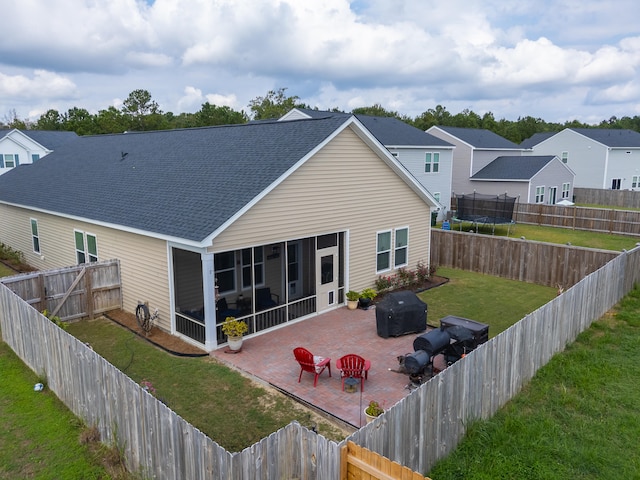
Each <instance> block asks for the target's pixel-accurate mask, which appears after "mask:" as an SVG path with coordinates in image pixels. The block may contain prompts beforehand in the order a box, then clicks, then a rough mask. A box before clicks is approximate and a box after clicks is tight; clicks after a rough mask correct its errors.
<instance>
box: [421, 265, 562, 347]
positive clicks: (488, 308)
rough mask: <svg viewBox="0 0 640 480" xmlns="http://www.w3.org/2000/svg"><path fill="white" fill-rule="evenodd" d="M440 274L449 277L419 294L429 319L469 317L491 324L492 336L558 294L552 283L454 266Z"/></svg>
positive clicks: (438, 273) (490, 332)
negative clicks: (500, 275)
mask: <svg viewBox="0 0 640 480" xmlns="http://www.w3.org/2000/svg"><path fill="white" fill-rule="evenodd" d="M437 275H439V276H443V277H447V278H449V279H450V280H449V283H447V284H445V285H442V286H440V287H438V288H434V289H431V290H427V291H425V292H422V293H421V294H419V297H420V298H421V299H422V301H423V302H426V304H427V307H428V311H427V323H429V324H430V325H434V326H439V325H440V322H439V320H440V319H441V318H442V317H446V316H447V315H455V316H457V317H463V318H469V319H472V320H476V321H478V322H482V323H486V324H488V325H489V336H490V337H494V336H496V335H497V334H498V333H500V332H502V331H503V330H506V329H507V328H509V327H510V326H511V325H513V324H514V323H516V322H517V321H519V320H520V319H521V318H522V317H524V316H525V315H526V314H528V313H531V312H533V311H534V310H536V309H538V308H539V307H540V306H542V305H544V304H545V303H547V302H549V301H550V300H552V299H553V298H554V297H555V296H556V294H557V291H556V290H555V289H554V288H551V287H544V286H542V285H534V284H531V283H523V282H518V281H516V280H508V279H505V278H498V277H492V276H490V275H482V274H479V273H475V272H467V271H463V270H454V269H452V268H443V267H441V268H439V269H438V271H437Z"/></svg>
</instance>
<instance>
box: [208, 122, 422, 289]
mask: <svg viewBox="0 0 640 480" xmlns="http://www.w3.org/2000/svg"><path fill="white" fill-rule="evenodd" d="M429 222H430V213H429V206H428V205H427V204H426V203H425V202H424V201H423V200H422V199H421V198H420V197H418V195H417V194H416V193H415V192H413V191H412V190H411V189H410V188H409V186H408V185H407V184H406V183H405V182H404V181H403V180H402V179H401V178H400V177H398V176H397V175H396V174H395V173H394V172H393V171H392V170H391V169H390V167H389V166H388V165H386V164H385V163H384V161H383V160H382V159H380V158H379V157H378V156H377V155H376V154H375V153H374V152H373V151H372V150H371V149H370V148H369V147H368V146H366V144H364V143H363V142H362V140H361V139H360V138H359V137H358V136H357V135H356V134H355V133H354V132H353V131H352V130H351V129H346V130H345V131H343V132H342V133H340V134H339V135H338V136H337V137H336V138H335V139H333V140H332V141H331V142H330V143H329V144H328V145H326V146H325V147H324V148H323V149H322V150H321V151H319V152H318V153H317V154H316V155H314V156H313V158H311V159H309V160H308V161H307V162H306V163H305V164H304V165H303V166H301V167H300V168H299V169H298V170H297V171H296V172H295V173H293V174H292V175H291V176H290V177H288V178H287V179H286V180H285V181H284V182H283V183H282V184H280V185H279V186H278V187H276V188H275V189H274V190H273V191H272V192H270V193H269V194H268V195H267V196H266V197H265V198H263V199H262V200H261V201H260V202H258V203H257V204H256V205H255V206H253V207H252V208H251V209H250V210H249V211H248V212H247V213H246V214H245V215H243V216H242V217H241V218H239V219H238V220H237V221H236V222H235V223H234V224H233V225H231V226H230V227H229V228H228V229H227V230H225V231H224V232H223V233H222V234H221V235H219V236H218V237H217V238H216V239H214V242H213V250H215V251H216V252H220V251H225V250H232V249H235V248H239V247H242V246H246V245H259V244H268V243H272V242H278V241H282V240H292V239H296V238H304V237H307V236H314V235H318V234H323V233H329V232H337V231H348V232H349V251H348V254H347V257H348V260H349V266H348V268H349V287H350V288H354V289H360V288H363V287H365V286H371V285H372V284H373V282H374V281H375V279H376V278H377V274H376V232H377V231H380V230H386V229H395V228H399V227H403V226H409V267H411V268H413V267H415V265H416V263H417V262H418V261H419V260H423V261H425V262H428V255H429V228H430V223H429Z"/></svg>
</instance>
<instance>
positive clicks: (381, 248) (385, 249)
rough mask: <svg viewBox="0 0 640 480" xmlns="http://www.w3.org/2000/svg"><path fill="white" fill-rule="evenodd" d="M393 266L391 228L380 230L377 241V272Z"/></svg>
mask: <svg viewBox="0 0 640 480" xmlns="http://www.w3.org/2000/svg"><path fill="white" fill-rule="evenodd" d="M390 268H391V230H388V231H386V232H378V234H377V242H376V272H383V271H385V270H389V269H390Z"/></svg>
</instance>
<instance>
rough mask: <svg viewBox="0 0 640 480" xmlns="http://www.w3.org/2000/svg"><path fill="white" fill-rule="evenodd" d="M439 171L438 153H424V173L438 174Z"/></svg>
mask: <svg viewBox="0 0 640 480" xmlns="http://www.w3.org/2000/svg"><path fill="white" fill-rule="evenodd" d="M439 171H440V153H438V152H435V153H426V154H425V158H424V172H425V173H438V172H439Z"/></svg>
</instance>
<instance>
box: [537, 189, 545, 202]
mask: <svg viewBox="0 0 640 480" xmlns="http://www.w3.org/2000/svg"><path fill="white" fill-rule="evenodd" d="M536 203H544V187H536Z"/></svg>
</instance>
